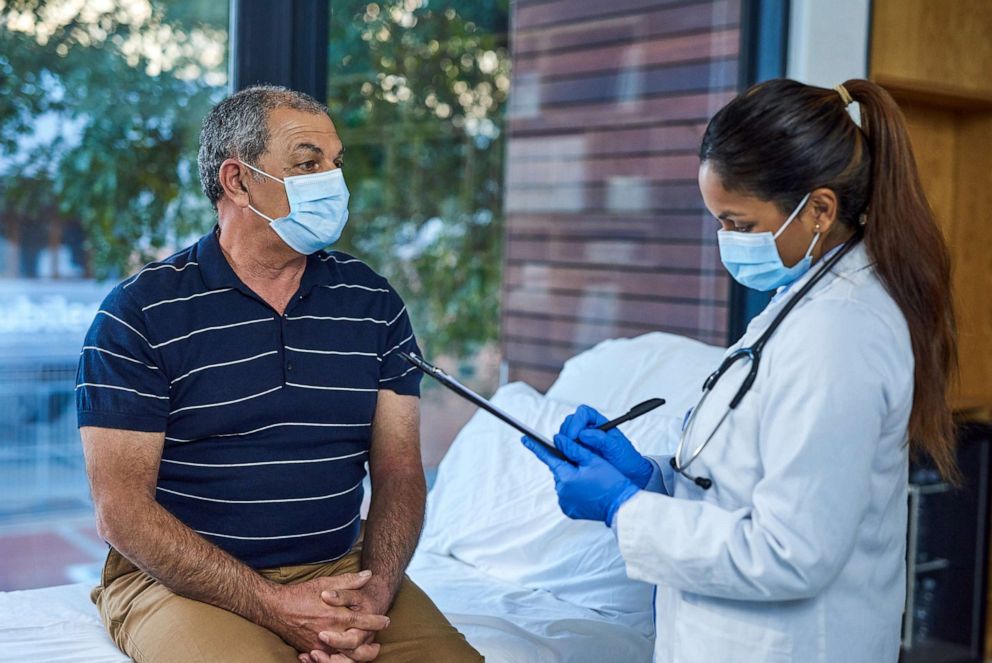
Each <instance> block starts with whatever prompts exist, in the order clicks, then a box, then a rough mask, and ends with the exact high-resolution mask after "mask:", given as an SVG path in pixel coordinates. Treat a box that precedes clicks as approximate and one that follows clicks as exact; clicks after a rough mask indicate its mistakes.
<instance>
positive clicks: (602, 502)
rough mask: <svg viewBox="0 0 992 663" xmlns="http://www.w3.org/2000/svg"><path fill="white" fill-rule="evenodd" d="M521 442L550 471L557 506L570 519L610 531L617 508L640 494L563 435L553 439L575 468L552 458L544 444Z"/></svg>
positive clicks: (602, 460)
mask: <svg viewBox="0 0 992 663" xmlns="http://www.w3.org/2000/svg"><path fill="white" fill-rule="evenodd" d="M521 442H523V443H524V446H525V447H527V448H528V449H530V450H531V451H532V452H534V455H535V456H537V457H538V458H539V459H541V461H543V462H544V464H545V465H547V466H548V467H549V468H551V473H552V474H554V477H555V492H556V493H558V505H559V506H560V507H561V510H562V512H563V513H564V514H565V515H566V516H568V517H569V518H574V519H576V520H599V521H601V522H604V523H606V526H607V527H611V526H612V525H613V518H614V516H616V513H617V510H619V509H620V506H621V505H622V504H623V503H624V502H626V501H627V500H629V499H630V498H631V497H633V496H634V495H636V494H637V492H638V490H639V489H638V487H637V486H635V485H634V484H632V483H631V482H630V481H629V480H628V479H627V477H625V476H624V475H623V474H621V473H620V471H619V470H617V469H616V468H615V467H613V466H612V465H610V464H609V463H608V462H607V461H606V460H604V459H603V458H601V457H599V456H597V455H596V454H594V453H593V452H591V451H589V450H588V449H586V448H585V447H583V446H582V445H581V444H579V443H578V442H575V441H574V440H569V439H568V438H566V437H564V436H562V435H556V436H555V446H556V447H558V449H559V450H560V451H561V452H562V453H563V454H565V456H566V457H568V458H569V460H571V461H572V462H573V463H575V464H574V465H573V464H571V463H568V462H566V461H564V460H561V459H560V458H556V457H555V456H553V455H551V452H550V451H548V449H547V448H545V446H544V445H543V444H541V443H540V442H536V441H534V440H532V439H530V438H529V437H527V436H524V437H522V438H521Z"/></svg>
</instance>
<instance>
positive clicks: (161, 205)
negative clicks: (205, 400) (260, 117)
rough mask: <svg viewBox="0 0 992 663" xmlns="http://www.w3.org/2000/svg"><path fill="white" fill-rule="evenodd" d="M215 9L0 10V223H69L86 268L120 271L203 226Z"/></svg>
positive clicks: (10, 3)
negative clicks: (202, 156)
mask: <svg viewBox="0 0 992 663" xmlns="http://www.w3.org/2000/svg"><path fill="white" fill-rule="evenodd" d="M227 21H228V11H227V6H226V3H223V2H216V1H212V0H195V1H192V2H172V3H154V4H151V3H149V2H147V0H145V1H142V0H131V1H128V2H124V1H114V0H102V1H101V0H97V1H93V2H70V1H68V0H6V1H5V2H0V44H2V45H3V46H2V50H0V218H2V219H3V229H2V231H3V234H4V236H5V237H7V238H8V239H9V238H11V237H18V236H23V235H24V234H25V233H32V232H35V233H36V232H38V230H39V229H40V228H39V226H43V227H44V230H45V232H46V233H47V234H48V235H49V236H51V235H52V234H53V233H54V234H55V235H58V234H59V233H60V232H62V230H63V229H64V228H68V227H71V226H73V225H76V224H79V225H81V226H82V230H83V232H84V234H85V237H86V258H85V262H86V273H87V274H88V275H91V276H95V277H97V278H101V277H108V276H120V275H123V274H126V273H128V272H129V271H131V270H133V269H135V268H136V267H138V266H140V265H141V264H142V263H144V262H147V261H148V260H150V259H152V258H154V257H160V255H161V252H162V249H163V247H179V246H182V245H183V244H184V243H186V242H187V241H188V240H189V239H190V238H192V237H195V236H196V235H197V234H198V233H200V232H201V231H203V230H204V229H205V228H209V227H210V225H211V223H212V211H211V209H210V205H209V203H207V201H206V200H205V199H204V198H203V195H202V194H201V193H200V190H199V181H198V174H197V170H196V148H197V140H198V134H199V129H200V123H201V121H202V119H203V116H204V114H205V113H206V112H207V111H208V110H209V109H210V107H211V106H212V105H213V104H214V103H216V102H217V101H218V100H219V99H221V98H222V97H223V96H224V94H226V90H227V88H226V86H227V75H226V44H227V33H226V28H227Z"/></svg>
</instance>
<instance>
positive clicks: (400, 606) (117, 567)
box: [91, 541, 484, 663]
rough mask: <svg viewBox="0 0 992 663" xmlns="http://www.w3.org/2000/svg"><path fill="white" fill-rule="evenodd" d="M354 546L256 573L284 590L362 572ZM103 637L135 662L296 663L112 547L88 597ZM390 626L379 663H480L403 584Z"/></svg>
mask: <svg viewBox="0 0 992 663" xmlns="http://www.w3.org/2000/svg"><path fill="white" fill-rule="evenodd" d="M360 565H361V541H359V542H358V543H357V544H356V545H355V547H354V548H353V549H352V550H351V552H349V553H348V554H347V555H345V556H344V557H343V558H341V559H339V560H336V561H334V562H331V563H329V564H309V565H303V566H285V567H279V568H274V569H265V570H262V571H259V573H261V574H262V575H263V576H265V577H266V578H268V579H269V580H272V581H273V582H278V583H283V584H290V583H295V582H302V581H306V580H312V579H313V578H317V577H321V576H333V575H338V574H342V573H357V572H358V571H360V570H361V566H360ZM91 598H92V599H93V602H94V603H95V604H96V605H97V608H99V610H100V618H101V619H102V620H103V624H104V626H105V627H106V628H107V631H108V632H109V633H110V637H111V638H113V640H114V642H115V643H116V644H117V646H118V647H119V648H120V650H121V651H122V652H124V653H125V654H127V655H128V656H130V657H131V658H132V659H134V660H135V661H137V663H166V662H169V663H172V662H176V663H201V662H202V663H215V662H219V661H237V662H238V663H298V661H297V658H296V657H297V656H298V652H297V651H296V650H295V649H293V648H292V647H290V646H289V645H287V644H286V643H285V642H283V641H282V639H281V638H280V637H279V636H277V635H276V634H275V633H273V632H272V631H269V630H268V629H265V628H263V627H261V626H259V625H257V624H255V623H253V622H250V621H248V620H247V619H244V618H243V617H240V616H239V615H236V614H234V613H233V612H228V611H227V610H224V609H222V608H218V607H216V606H212V605H210V604H208V603H201V602H199V601H194V600H191V599H187V598H184V597H182V596H178V595H176V594H173V593H172V592H171V591H169V590H168V589H166V588H165V587H164V586H163V585H162V584H161V583H159V582H158V581H157V580H155V579H154V578H152V577H151V576H149V575H148V574H147V573H145V572H143V571H141V570H139V569H137V568H136V567H135V566H134V565H133V564H131V562H129V561H128V560H127V559H125V558H124V557H123V556H122V555H121V554H120V553H118V552H117V551H116V550H114V549H113V548H111V550H110V554H109V555H108V556H107V561H106V564H104V568H103V576H102V579H101V584H100V586H99V587H97V588H95V589H94V590H93V593H92V595H91ZM388 616H389V619H390V625H389V627H388V628H386V629H385V630H383V631H381V632H379V634H378V635H377V636H376V642H378V643H379V644H380V645H381V646H382V648H381V650H380V652H379V657H378V658H377V659H376V661H377V662H379V663H415V662H418V663H419V662H420V661H424V662H428V661H429V662H431V663H462V662H477V661H482V660H484V659H483V658H482V656H481V655H480V654H479V653H478V652H477V651H475V649H473V648H472V646H471V645H469V644H468V642H467V641H466V640H465V637H464V636H463V635H462V634H461V633H459V632H458V631H457V630H455V628H454V627H453V626H452V625H451V624H450V623H449V622H448V620H447V619H446V618H445V617H444V615H443V614H441V611H440V610H438V608H437V606H435V605H434V603H433V601H431V600H430V598H429V597H428V596H427V595H426V594H425V593H424V592H423V591H422V590H421V589H420V588H419V587H417V586H416V585H415V584H413V582H412V581H411V580H410V579H409V578H406V577H404V579H403V582H402V584H401V586H400V590H399V592H398V593H397V595H396V599H395V601H394V602H393V606H392V608H391V609H390V610H389V613H388Z"/></svg>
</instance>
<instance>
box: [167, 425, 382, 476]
mask: <svg viewBox="0 0 992 663" xmlns="http://www.w3.org/2000/svg"><path fill="white" fill-rule="evenodd" d="M327 425H328V426H334V425H337V424H327ZM341 425H345V426H349V425H352V424H341ZM354 425H363V426H365V425H370V424H354ZM215 437H221V436H220V435H217V436H215ZM165 439H167V440H169V439H173V438H168V437H167V438H165ZM367 453H368V451H359V452H358V453H353V454H348V455H346V456H331V457H330V458H307V459H305V460H264V461H259V462H257V463H190V462H187V461H184V460H168V459H167V458H163V459H162V462H163V463H172V464H173V465H189V466H190V467H256V466H258V465H305V464H307V463H330V462H332V461H335V460H347V459H349V458H356V457H358V456H362V455H365V454H367Z"/></svg>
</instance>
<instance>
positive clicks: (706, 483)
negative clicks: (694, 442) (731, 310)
mask: <svg viewBox="0 0 992 663" xmlns="http://www.w3.org/2000/svg"><path fill="white" fill-rule="evenodd" d="M860 240H861V236H860V235H856V236H854V237H852V238H851V239H849V240H847V242H845V243H844V245H843V247H842V248H841V250H840V251H838V252H837V253H835V254H834V255H832V256H831V257H830V259H829V260H827V262H826V263H824V264H823V266H822V267H821V268H820V269H819V270H818V271H817V272H816V273H815V274H814V275H813V276H812V277H811V278H810V280H809V281H807V282H806V283H804V284H803V286H802V288H800V289H799V291H798V292H796V294H795V295H793V296H792V297H791V298H789V301H787V302H786V303H785V305H784V306H783V307H782V310H781V311H779V312H778V314H776V316H775V319H774V320H772V322H771V324H770V325H768V329H766V330H765V331H764V332H763V333H762V334H761V336H759V337H758V340H757V341H755V342H754V344H753V345H751V346H749V347H744V348H738V349H737V350H735V351H734V352H732V353H730V354H729V355H727V356H726V357H725V358H724V360H723V361H722V362H721V363H720V366H719V368H717V369H716V370H715V371H714V372H713V373H711V374H710V375H709V377H707V378H706V380H705V381H704V382H703V394H702V396H700V397H699V402H697V403H696V407H694V408H692V409H691V410H690V411H689V414H688V417H687V419H686V421H685V424H684V425H683V426H682V432H681V434H680V435H679V445H678V447H677V448H676V450H675V455H674V456H672V459H671V466H672V469H674V470H675V471H676V472H678V473H679V474H681V475H682V476H684V477H685V478H687V479H689V480H691V481H692V482H693V483H695V484H696V485H697V486H699V487H700V488H702V489H703V490H707V489H709V488H710V487H711V486H712V485H713V481H712V480H711V479H708V478H706V477H694V476H691V475H690V474H689V473H688V472H687V470H688V468H689V466H690V465H692V463H693V462H694V461H695V460H696V459H697V458H699V454H701V453H702V452H703V449H705V448H706V446H707V445H708V444H709V443H710V441H711V440H712V439H713V436H715V435H716V433H717V431H718V430H720V426H722V425H723V422H724V421H726V420H727V417H729V416H730V413H731V412H733V411H734V410H735V409H737V406H738V405H740V403H741V401H742V400H743V399H744V396H745V395H747V393H748V391H750V390H751V386H752V385H753V384H754V380H755V378H757V376H758V367H759V365H760V363H761V352H762V350H763V349H764V347H765V344H766V343H768V339H769V338H771V336H772V334H774V333H775V331H776V330H777V329H778V328H779V325H781V324H782V321H783V320H785V317H786V316H787V315H789V313H790V312H791V311H792V309H794V308H795V307H796V305H797V304H798V303H799V302H800V301H801V300H802V299H803V298H804V297H805V296H806V295H807V294H809V292H810V290H812V289H813V288H814V287H815V286H816V284H817V283H819V282H820V280H821V279H823V277H824V276H826V275H827V273H828V272H830V271H831V270H832V269H833V268H834V266H835V265H836V264H837V263H838V262H840V260H841V258H843V257H844V256H845V255H847V253H848V252H849V251H850V250H851V249H852V248H854V246H855V245H856V244H857V243H858V242H859V241H860ZM745 358H746V359H750V360H751V365H750V367H749V369H748V373H747V376H746V377H745V378H744V382H742V383H741V386H740V387H739V388H738V390H737V393H736V394H734V397H733V399H731V401H730V404H729V407H728V408H727V411H726V412H724V413H723V416H722V417H720V421H718V422H717V424H716V426H715V427H714V428H713V430H712V431H711V432H710V434H709V435H707V436H706V439H705V440H703V443H702V444H700V445H699V446H698V447H696V449H695V451H693V452H692V454H691V455H690V456H689V458H688V459H687V460H686V462H685V463H683V462H681V460H680V459H681V458H682V454H683V452H684V451H685V445H686V442H687V440H688V438H689V435H690V432H691V430H692V429H693V428H694V426H695V423H696V415H697V414H698V413H699V408H701V407H702V405H703V403H705V402H706V399H707V397H708V396H709V395H710V392H711V391H712V390H713V387H715V386H716V383H717V382H718V381H719V380H720V378H721V377H723V375H724V374H725V373H726V372H727V371H728V370H730V368H731V367H732V366H733V365H734V364H736V363H737V361H738V360H740V359H745Z"/></svg>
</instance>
